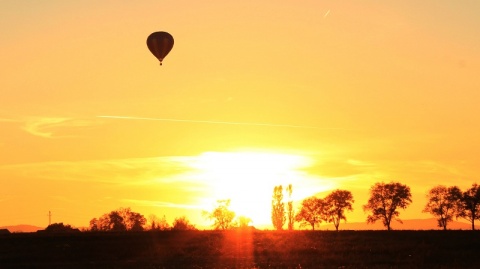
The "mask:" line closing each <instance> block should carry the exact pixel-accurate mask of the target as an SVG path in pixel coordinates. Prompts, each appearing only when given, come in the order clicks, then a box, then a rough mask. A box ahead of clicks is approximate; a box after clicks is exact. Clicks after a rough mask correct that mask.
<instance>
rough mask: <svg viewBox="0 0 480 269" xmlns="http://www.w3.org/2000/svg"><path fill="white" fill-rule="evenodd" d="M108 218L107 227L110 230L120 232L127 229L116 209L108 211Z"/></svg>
mask: <svg viewBox="0 0 480 269" xmlns="http://www.w3.org/2000/svg"><path fill="white" fill-rule="evenodd" d="M108 218H109V223H108V227H109V230H110V231H114V232H121V231H126V230H127V225H125V223H124V219H123V217H122V216H121V214H120V213H119V212H118V211H112V212H110V214H108Z"/></svg>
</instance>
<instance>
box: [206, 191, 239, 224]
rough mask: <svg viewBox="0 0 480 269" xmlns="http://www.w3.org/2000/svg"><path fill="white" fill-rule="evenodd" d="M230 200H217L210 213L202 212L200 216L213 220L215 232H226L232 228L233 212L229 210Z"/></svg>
mask: <svg viewBox="0 0 480 269" xmlns="http://www.w3.org/2000/svg"><path fill="white" fill-rule="evenodd" d="M229 207H230V199H226V200H218V201H217V207H215V209H213V211H212V212H208V211H203V213H202V215H203V216H204V217H206V218H207V219H210V220H214V223H213V225H212V226H213V227H214V228H215V229H216V230H227V229H229V228H231V227H232V225H233V219H234V218H235V212H233V211H231V210H230V209H229Z"/></svg>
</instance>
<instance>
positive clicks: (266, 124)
mask: <svg viewBox="0 0 480 269" xmlns="http://www.w3.org/2000/svg"><path fill="white" fill-rule="evenodd" d="M97 117H98V118H108V119H123V120H150V121H169V122H189V123H207V124H227V125H248V126H266V127H285V128H304V129H319V128H318V127H314V126H304V125H288V124H271V123H255V122H230V121H209V120H182V119H163V118H144V117H129V116H97ZM322 129H323V128H322ZM326 129H328V128H326Z"/></svg>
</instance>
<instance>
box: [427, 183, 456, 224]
mask: <svg viewBox="0 0 480 269" xmlns="http://www.w3.org/2000/svg"><path fill="white" fill-rule="evenodd" d="M461 198H462V191H460V189H459V188H458V187H457V186H452V187H448V188H447V187H445V186H442V185H438V186H436V187H433V188H432V189H430V191H429V192H428V194H427V199H428V202H427V204H426V205H425V208H424V209H423V212H426V213H430V214H432V215H434V216H435V217H437V221H438V227H442V228H443V230H447V224H448V222H450V221H452V220H453V217H454V216H458V215H459V212H460V211H461Z"/></svg>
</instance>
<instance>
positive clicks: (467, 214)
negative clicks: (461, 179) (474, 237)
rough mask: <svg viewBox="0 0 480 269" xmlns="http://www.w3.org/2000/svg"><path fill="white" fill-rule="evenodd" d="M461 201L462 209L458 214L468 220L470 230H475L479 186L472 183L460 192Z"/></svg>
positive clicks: (479, 214) (479, 203)
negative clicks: (470, 226)
mask: <svg viewBox="0 0 480 269" xmlns="http://www.w3.org/2000/svg"><path fill="white" fill-rule="evenodd" d="M461 202H462V210H461V211H460V212H459V214H458V216H459V217H462V218H464V219H466V220H468V221H470V223H471V224H472V230H475V220H476V219H477V220H479V219H480V186H479V185H477V183H474V184H473V185H472V187H471V188H469V189H468V190H466V191H465V192H464V193H463V194H462V198H461Z"/></svg>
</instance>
